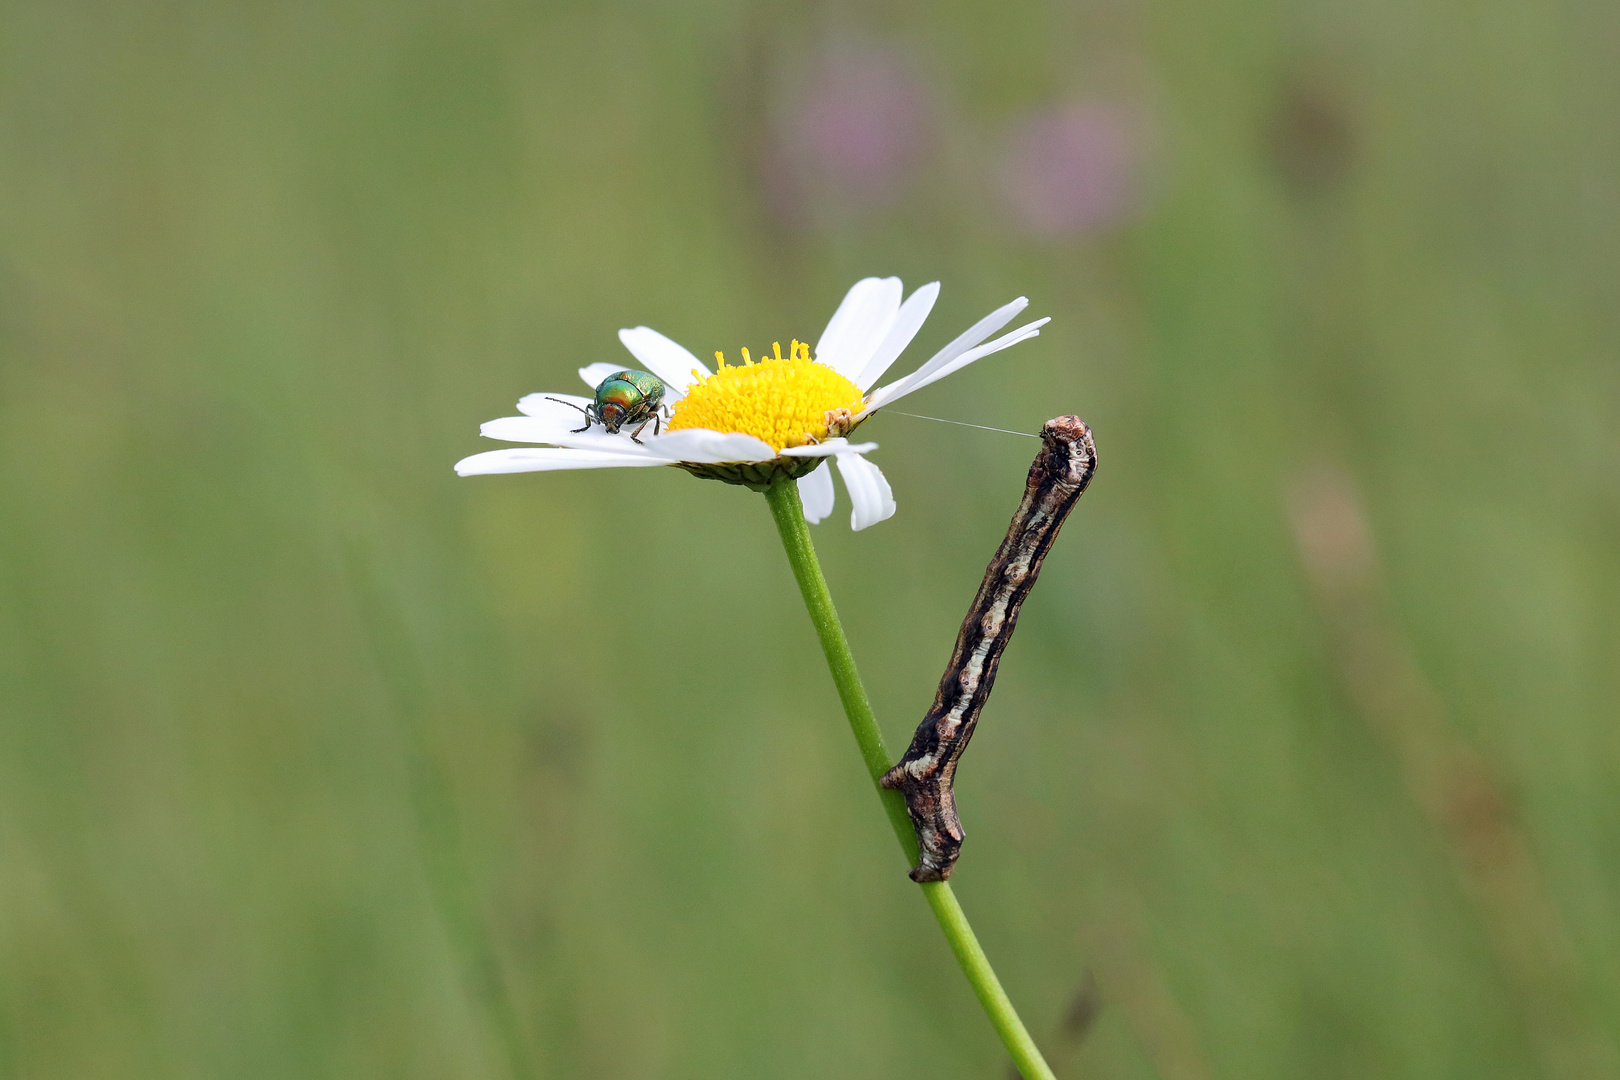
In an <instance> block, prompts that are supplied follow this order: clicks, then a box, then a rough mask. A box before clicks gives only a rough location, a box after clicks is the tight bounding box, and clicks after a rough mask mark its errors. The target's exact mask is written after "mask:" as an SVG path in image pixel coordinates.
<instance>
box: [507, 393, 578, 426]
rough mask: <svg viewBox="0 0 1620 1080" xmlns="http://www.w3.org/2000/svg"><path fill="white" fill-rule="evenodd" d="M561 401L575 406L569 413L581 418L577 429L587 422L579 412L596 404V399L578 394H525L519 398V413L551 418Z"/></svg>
mask: <svg viewBox="0 0 1620 1080" xmlns="http://www.w3.org/2000/svg"><path fill="white" fill-rule="evenodd" d="M559 400H560V401H564V402H567V403H568V404H569V405H572V406H574V407H573V408H572V409H570V410H568V411H569V412H571V413H572V414H573V415H574V416H577V417H579V420H578V422H577V423H575V424H574V426H575V427H579V425H580V424H583V423H584V422H585V418H584V417H583V416H580V415H579V410H580V409H583V408H585V406H587V405H594V404H596V399H595V398H588V397H580V396H579V395H578V394H548V393H544V392H541V393H538V394H525V395H523V397H521V398H519V399H518V403H517V407H518V412H520V413H525V414H527V415H529V416H550V415H551V413H552V410H554V409H556V408H557V401H559Z"/></svg>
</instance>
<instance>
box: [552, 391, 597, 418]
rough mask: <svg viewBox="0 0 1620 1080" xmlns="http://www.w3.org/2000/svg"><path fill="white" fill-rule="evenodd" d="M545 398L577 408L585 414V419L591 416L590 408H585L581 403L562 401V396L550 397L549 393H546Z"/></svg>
mask: <svg viewBox="0 0 1620 1080" xmlns="http://www.w3.org/2000/svg"><path fill="white" fill-rule="evenodd" d="M546 400H547V401H555V402H556V403H557V404H559V405H566V406H568V407H569V408H570V409H578V410H579V411H580V412H582V413H584V414H585V418H586V419H587V420H588V419H590V416H591V413H590V410H589V409H587V408H585V407H584V406H582V405H575V404H574V403H573V402H572V401H564V400H563V399H562V398H560V397H552V396H551V395H550V394H547V395H546Z"/></svg>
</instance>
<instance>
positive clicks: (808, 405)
mask: <svg viewBox="0 0 1620 1080" xmlns="http://www.w3.org/2000/svg"><path fill="white" fill-rule="evenodd" d="M742 355H743V361H744V362H743V363H742V365H740V366H738V365H729V364H727V363H726V362H725V357H724V356H722V355H721V354H720V353H716V354H715V358H716V360H718V362H719V367H718V369H717V370H716V371H715V372H714V374H713V375H710V376H708V377H706V378H700V379H699V380H698V381H696V382H694V383H693V384H692V385H691V386H690V387H688V388H687V391H686V396H685V397H684V398H682V399H681V400H680V401H678V402H676V403H675V415H674V417H673V418H672V419H671V420H670V422H669V424H668V425H667V428H666V430H669V431H679V430H681V429H682V428H708V429H710V430H711V431H728V432H729V431H738V432H743V433H745V434H748V435H753V436H755V437H756V438H759V439H762V440H764V441H765V442H767V443H770V444H771V446H772V447H773V448H774V449H776V450H784V449H786V448H788V447H790V446H806V445H809V444H812V443H817V442H820V441H821V440H823V439H826V438H828V437H829V435H831V436H838V435H844V434H847V433H848V431H849V430H850V429H852V428H853V427H854V426H855V425H856V424H857V423H859V420H860V413H861V411H862V410H863V409H865V408H866V403H865V402H864V401H862V400H861V391H860V388H859V387H857V386H856V385H855V384H854V383H852V382H850V381H849V380H848V379H846V378H844V376H842V375H840V374H839V373H838V372H836V371H834V370H833V369H832V368H830V367H828V366H827V365H825V364H820V363H817V362H816V361H814V360H812V359H811V358H810V346H808V345H806V344H805V343H804V342H802V341H795V342H793V343H792V345H790V346H789V348H788V355H787V356H785V357H784V356H783V355H782V346H781V344H780V343H777V345H776V346H775V347H774V349H773V350H772V355H770V356H764V357H761V358H760V359H759V360H754V359H753V358H752V357H751V356H750V355H749V352H748V350H747V349H743V350H742Z"/></svg>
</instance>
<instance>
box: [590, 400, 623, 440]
mask: <svg viewBox="0 0 1620 1080" xmlns="http://www.w3.org/2000/svg"><path fill="white" fill-rule="evenodd" d="M628 413H629V410H627V409H626V408H625V407H624V406H623V405H621V404H619V403H618V402H617V401H604V402H603V403H602V404H601V405H599V406H598V407H597V410H596V415H597V416H598V417H600V418H601V421H602V426H603V427H605V428H607V429H608V433H609V434H610V435H617V434H618V433H619V428H621V427H623V426H624V422H625V420H626V419H628Z"/></svg>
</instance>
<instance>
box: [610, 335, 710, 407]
mask: <svg viewBox="0 0 1620 1080" xmlns="http://www.w3.org/2000/svg"><path fill="white" fill-rule="evenodd" d="M619 340H620V341H622V342H623V343H624V347H625V348H627V349H629V350H630V353H631V355H632V356H634V357H635V358H636V359H637V360H640V361H641V366H642V367H644V368H646V369H647V370H648V371H650V372H652V373H653V374H654V375H656V376H658V377H659V378H660V379H662V380H664V400H665V401H669V402H674V401H679V400H680V399H681V398H683V397H685V396H686V388H687V387H688V386H691V385H692V383H693V382H694V381H695V376H694V375H693V374H692V373H693V372H694V371H696V372H697V373H698V375H703V376H707V375H709V374H710V372H709V369H708V367H706V366H705V365H704V363H703V361H701V360H699V359H698V358H697V357H695V356H693V355H692V353H691V350H689V349H688V348H687V347H686V346H684V345H680V344H677V343H676V342H673V341H671V340H670V339H669V338H667V337H665V336H664V335H663V334H660V333H659V332H658V331H656V330H654V329H653V328H652V327H650V326H638V327H636V328H635V329H633V330H620V331H619Z"/></svg>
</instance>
